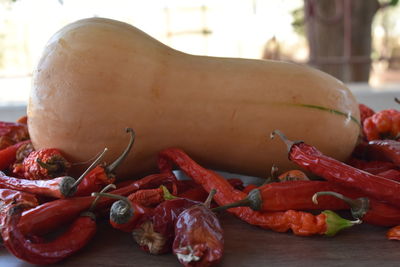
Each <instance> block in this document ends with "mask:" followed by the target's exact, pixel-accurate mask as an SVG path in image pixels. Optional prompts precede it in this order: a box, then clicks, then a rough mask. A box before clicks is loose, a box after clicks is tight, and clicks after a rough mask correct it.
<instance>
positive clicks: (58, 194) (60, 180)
mask: <svg viewBox="0 0 400 267" xmlns="http://www.w3.org/2000/svg"><path fill="white" fill-rule="evenodd" d="M106 152H107V149H104V151H103V153H101V154H100V156H99V157H98V158H97V159H96V160H95V161H94V162H93V163H92V164H91V165H90V166H89V168H88V169H87V170H86V171H85V172H84V173H83V174H82V175H81V177H79V178H78V179H77V180H75V179H74V178H72V177H70V176H63V177H57V178H53V179H50V180H27V179H19V178H14V177H9V176H6V175H5V174H4V173H2V172H0V187H3V188H8V189H14V190H20V191H23V192H28V193H32V194H36V195H40V196H46V197H52V198H65V197H71V196H73V195H74V193H75V192H76V188H77V186H78V185H79V183H80V182H81V181H82V179H83V178H84V177H85V176H86V174H87V173H88V172H90V171H91V170H92V169H93V168H94V167H95V166H97V164H98V163H99V162H100V161H101V160H102V158H103V156H104V154H105V153H106Z"/></svg>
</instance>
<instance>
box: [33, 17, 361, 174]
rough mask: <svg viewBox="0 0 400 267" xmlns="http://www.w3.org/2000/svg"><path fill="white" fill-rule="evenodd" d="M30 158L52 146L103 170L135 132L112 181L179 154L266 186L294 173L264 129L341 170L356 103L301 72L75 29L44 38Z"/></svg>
mask: <svg viewBox="0 0 400 267" xmlns="http://www.w3.org/2000/svg"><path fill="white" fill-rule="evenodd" d="M28 118H29V119H28V121H29V122H28V123H29V131H30V135H31V138H32V141H33V144H34V146H35V148H36V149H39V148H43V147H57V148H59V149H62V150H63V151H64V152H65V153H66V156H67V157H68V158H69V159H70V160H71V161H73V162H83V161H87V160H88V159H90V158H92V157H93V156H94V155H96V153H97V152H98V151H101V150H102V149H103V148H104V147H108V148H109V151H110V153H108V158H107V160H109V161H111V160H113V159H114V158H116V157H117V155H118V154H119V153H120V152H121V151H122V150H123V149H124V147H125V145H126V143H127V140H128V138H129V137H128V136H127V135H126V134H125V132H124V129H125V128H126V127H132V128H133V129H135V132H136V135H137V138H136V143H135V145H134V149H133V152H132V153H131V155H130V156H129V157H128V159H127V161H126V162H125V163H124V165H123V166H121V169H120V172H119V175H120V176H122V177H127V176H131V177H135V176H136V177H137V176H138V175H141V174H144V173H149V172H152V171H154V170H155V169H156V162H155V160H156V154H157V152H158V151H159V150H161V149H164V148H167V147H180V148H182V149H184V150H185V151H187V153H189V155H191V156H193V158H194V159H196V160H197V161H198V162H200V163H201V164H204V165H205V166H207V167H209V168H214V169H217V170H223V171H229V172H234V173H239V174H247V175H253V176H266V175H267V173H268V172H269V169H270V167H271V165H272V164H273V163H275V164H276V165H278V167H279V168H280V169H281V170H286V169H288V168H292V167H293V166H291V165H290V163H289V161H288V160H287V153H286V149H285V147H284V145H283V144H282V143H281V142H280V141H279V140H270V139H269V134H270V133H271V131H272V130H274V129H279V130H281V131H283V132H284V133H285V134H286V135H287V136H288V137H289V138H292V139H300V140H304V141H306V142H308V143H310V144H312V145H314V146H316V147H318V148H319V149H320V150H322V151H323V152H324V153H326V154H328V155H330V156H332V157H335V158H337V159H339V160H344V159H346V157H348V156H349V154H350V153H351V151H352V150H353V148H354V146H355V144H356V141H357V137H358V135H359V129H360V127H359V122H358V121H359V111H358V105H357V101H356V100H355V98H354V96H353V95H352V94H351V92H350V91H349V90H348V89H347V88H346V86H345V85H344V84H343V83H341V82H340V81H338V80H336V79H334V78H333V77H331V76H329V75H328V74H325V73H323V72H321V71H318V70H315V69H312V68H310V67H306V66H302V65H297V64H291V63H284V62H276V61H265V60H251V59H238V58H217V57H206V56H195V55H189V54H185V53H182V52H179V51H176V50H174V49H172V48H170V47H168V46H166V45H164V44H162V43H160V42H158V41H157V40H155V39H153V38H152V37H150V36H149V35H147V34H145V33H144V32H142V31H140V30H138V29H137V28H135V27H133V26H131V25H129V24H126V23H123V22H119V21H114V20H110V19H104V18H90V19H84V20H80V21H77V22H74V23H72V24H70V25H67V26H66V27H64V28H62V29H61V30H60V31H58V32H57V33H55V35H54V36H53V37H52V38H51V39H50V41H49V42H48V44H47V45H46V47H45V49H44V52H43V55H42V57H41V60H40V61H39V63H38V66H37V69H36V71H35V72H34V77H33V86H32V90H31V95H30V101H29V104H28Z"/></svg>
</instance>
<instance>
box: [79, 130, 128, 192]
mask: <svg viewBox="0 0 400 267" xmlns="http://www.w3.org/2000/svg"><path fill="white" fill-rule="evenodd" d="M126 132H127V133H129V134H130V140H129V143H128V145H127V147H126V148H125V150H124V151H123V152H122V154H121V155H120V156H119V157H118V158H117V159H116V160H115V161H114V162H113V163H111V164H109V165H108V166H106V165H105V164H99V165H97V166H96V167H95V168H94V169H93V170H91V171H90V172H89V173H87V175H85V177H84V178H83V179H82V181H81V182H80V184H79V185H78V188H77V190H76V192H75V196H89V195H90V194H91V193H92V192H98V191H99V190H100V189H101V188H103V187H104V186H105V185H108V184H112V183H114V182H115V180H116V178H115V172H116V170H117V168H118V167H119V166H120V165H121V164H122V162H123V161H124V160H125V158H126V157H127V156H128V154H129V152H130V151H131V149H132V146H133V143H134V142H135V132H134V131H133V129H132V128H127V129H126Z"/></svg>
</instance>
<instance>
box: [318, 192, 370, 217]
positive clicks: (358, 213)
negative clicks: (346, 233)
mask: <svg viewBox="0 0 400 267" xmlns="http://www.w3.org/2000/svg"><path fill="white" fill-rule="evenodd" d="M319 196H333V197H336V198H338V199H340V200H343V201H344V202H345V203H346V204H347V205H349V207H350V211H351V214H352V216H353V217H354V219H362V217H363V216H364V215H365V214H366V213H367V212H368V210H369V199H368V198H365V197H360V198H357V199H352V198H349V197H346V196H344V195H342V194H339V193H337V192H332V191H321V192H317V193H315V194H314V195H313V197H312V201H313V202H314V203H315V204H318V197H319Z"/></svg>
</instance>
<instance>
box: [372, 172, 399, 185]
mask: <svg viewBox="0 0 400 267" xmlns="http://www.w3.org/2000/svg"><path fill="white" fill-rule="evenodd" d="M377 175H378V176H381V177H384V178H386V179H390V180H394V181H397V182H400V170H397V169H390V170H387V171H384V172H380V173H378V174H377Z"/></svg>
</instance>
